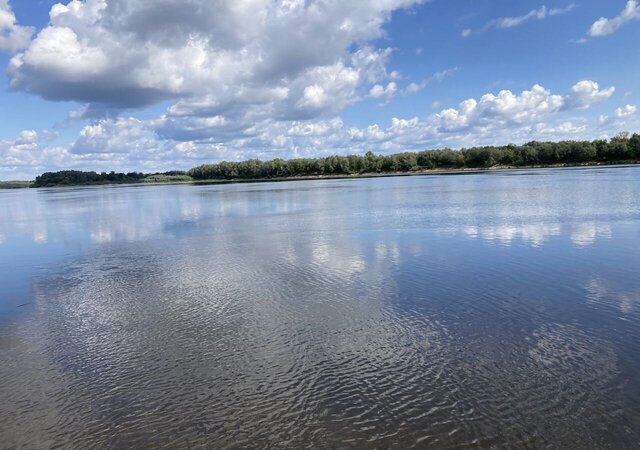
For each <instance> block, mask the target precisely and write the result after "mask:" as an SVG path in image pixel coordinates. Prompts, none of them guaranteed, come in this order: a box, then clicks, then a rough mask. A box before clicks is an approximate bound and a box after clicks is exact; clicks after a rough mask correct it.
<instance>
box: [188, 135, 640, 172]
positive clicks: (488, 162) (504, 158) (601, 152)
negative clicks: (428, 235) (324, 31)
mask: <svg viewBox="0 0 640 450" xmlns="http://www.w3.org/2000/svg"><path fill="white" fill-rule="evenodd" d="M638 160H640V135H638V134H633V135H632V136H629V134H628V133H621V134H619V135H618V136H616V137H614V138H612V139H611V140H608V141H607V140H595V141H561V142H535V141H534V142H529V143H527V144H524V145H506V146H502V147H496V146H486V147H473V148H468V149H462V150H451V149H444V150H426V151H422V152H403V153H396V154H393V155H376V154H374V153H372V152H368V153H367V154H366V155H364V156H360V155H349V156H329V157H326V158H300V159H290V160H283V159H273V160H270V161H260V160H257V159H251V160H248V161H240V162H228V161H223V162H220V163H217V164H204V165H202V166H199V167H195V168H193V169H191V170H189V171H188V172H187V174H188V175H189V176H191V177H192V178H193V179H195V180H217V179H223V180H233V179H269V178H286V177H295V176H322V175H325V176H326V175H353V174H368V173H386V172H390V173H392V172H410V171H419V170H430V169H480V168H491V167H500V166H504V167H525V166H542V165H556V164H567V165H571V164H588V163H608V164H612V163H624V162H630V161H634V162H635V161H638Z"/></svg>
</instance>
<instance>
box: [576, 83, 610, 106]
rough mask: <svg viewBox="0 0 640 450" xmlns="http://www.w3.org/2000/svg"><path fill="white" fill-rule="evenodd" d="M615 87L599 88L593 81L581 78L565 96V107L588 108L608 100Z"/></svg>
mask: <svg viewBox="0 0 640 450" xmlns="http://www.w3.org/2000/svg"><path fill="white" fill-rule="evenodd" d="M615 90H616V88H615V87H609V88H606V89H600V86H599V85H598V83H596V82H595V81H591V80H583V81H580V82H578V83H576V84H575V85H574V86H573V87H572V88H571V91H570V92H569V94H568V95H567V96H566V97H565V108H566V109H588V108H591V107H592V106H594V105H596V104H598V103H602V102H604V101H606V100H608V99H609V98H610V97H611V96H612V95H613V93H614V92H615Z"/></svg>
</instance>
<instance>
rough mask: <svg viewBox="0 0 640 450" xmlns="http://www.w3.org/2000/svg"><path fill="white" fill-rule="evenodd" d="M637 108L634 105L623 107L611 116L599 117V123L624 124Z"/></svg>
mask: <svg viewBox="0 0 640 450" xmlns="http://www.w3.org/2000/svg"><path fill="white" fill-rule="evenodd" d="M637 110H638V108H637V107H636V106H635V105H624V106H623V107H621V108H616V110H615V111H614V112H613V116H600V123H602V124H611V123H618V122H625V121H626V120H627V119H629V118H631V117H632V116H634V115H635V113H636V111H637Z"/></svg>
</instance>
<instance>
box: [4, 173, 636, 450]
mask: <svg viewBox="0 0 640 450" xmlns="http://www.w3.org/2000/svg"><path fill="white" fill-rule="evenodd" d="M639 268H640V167H626V168H590V169H552V170H535V171H510V172H499V173H492V174H480V175H465V176H429V177H408V178H387V179H362V180H331V181H302V182H287V183H271V184H268V183H261V184H238V185H224V186H197V187H196V186H153V187H146V186H118V187H92V188H77V189H73V188H68V189H41V190H21V191H0V447H2V448H51V447H56V448H162V447H165V448H189V447H190V448H203V447H208V448H216V449H218V448H230V447H287V448H304V447H314V448H318V447H319V448H336V447H339V448H344V447H347V448H349V447H355V448H374V447H375V448H388V447H397V448H411V447H419V448H425V447H429V448H451V447H475V446H478V447H482V448H488V447H496V448H502V447H520V448H522V447H532V448H567V447H571V448H612V449H620V448H634V447H636V448H637V447H638V446H640V276H639V273H640V271H639Z"/></svg>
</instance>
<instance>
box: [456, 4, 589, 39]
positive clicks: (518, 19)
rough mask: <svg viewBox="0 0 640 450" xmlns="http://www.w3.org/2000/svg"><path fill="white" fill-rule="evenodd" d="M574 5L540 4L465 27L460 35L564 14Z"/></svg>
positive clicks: (516, 25) (465, 35) (573, 7)
mask: <svg viewBox="0 0 640 450" xmlns="http://www.w3.org/2000/svg"><path fill="white" fill-rule="evenodd" d="M575 7H576V5H575V4H573V3H571V4H570V5H568V6H566V7H565V8H551V9H550V8H547V7H546V6H544V5H543V6H541V7H540V8H537V9H532V10H531V11H529V12H528V13H527V14H523V15H521V16H514V17H500V18H497V19H492V20H490V21H489V22H487V23H486V24H485V25H484V26H483V27H482V28H480V29H478V30H473V29H471V28H467V29H465V30H463V31H462V33H461V36H462V37H463V38H466V37H469V36H471V35H472V34H474V33H482V32H485V31H488V30H491V29H507V28H514V27H518V26H520V25H523V24H525V23H527V22H531V21H534V20H538V21H539V20H544V19H546V18H547V17H553V16H558V15H560V14H566V13H568V12H571V11H573V10H574V9H575Z"/></svg>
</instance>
